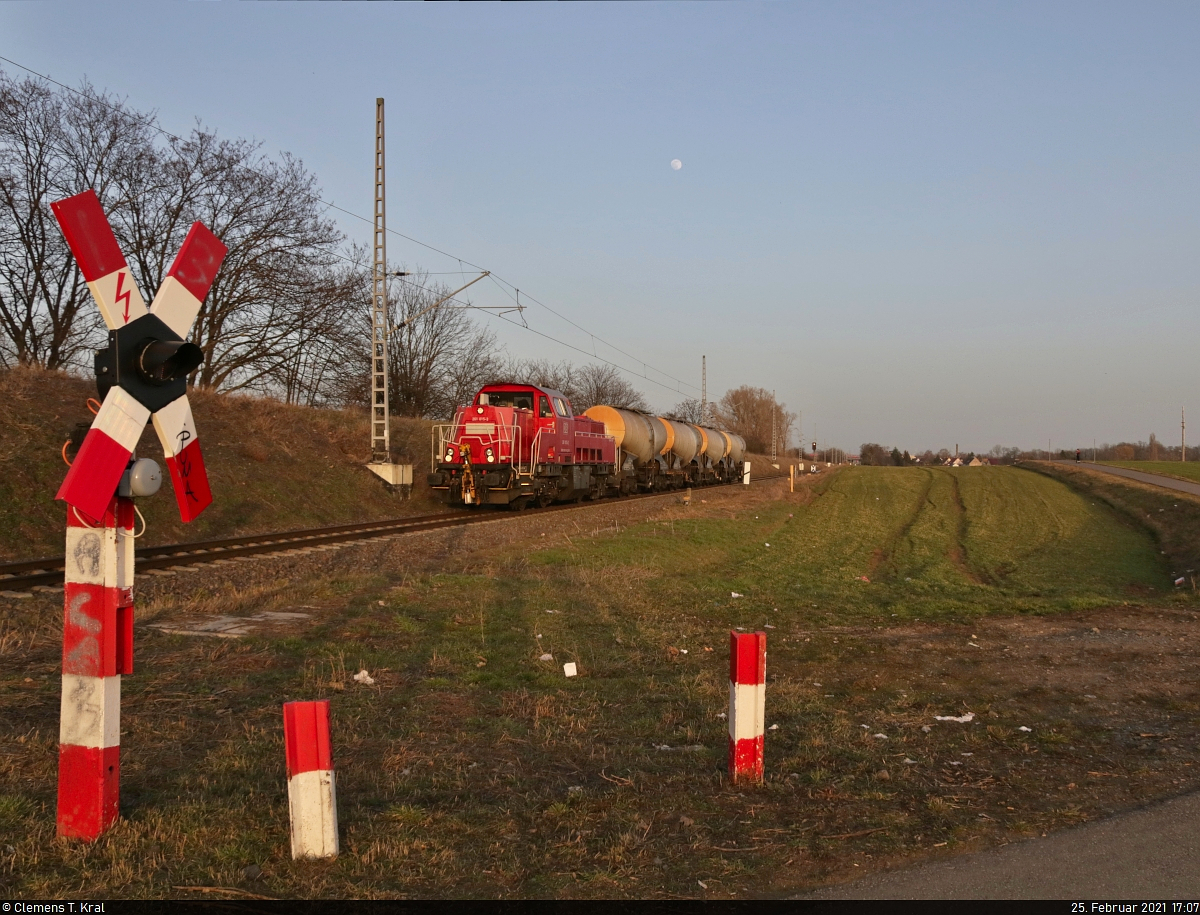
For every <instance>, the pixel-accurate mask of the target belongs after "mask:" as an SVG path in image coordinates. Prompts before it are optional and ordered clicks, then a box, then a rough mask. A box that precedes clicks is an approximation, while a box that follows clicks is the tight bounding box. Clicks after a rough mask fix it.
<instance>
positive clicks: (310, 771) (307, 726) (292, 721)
mask: <svg viewBox="0 0 1200 915" xmlns="http://www.w3.org/2000/svg"><path fill="white" fill-rule="evenodd" d="M283 743H284V749H285V751H286V753H287V774H288V813H289V814H290V816H291V822H292V857H293V858H335V857H337V853H338V827H337V791H336V788H335V785H334V776H333V753H332V752H331V750H330V746H329V701H328V700H327V699H324V700H321V701H320V702H285V703H284V705H283Z"/></svg>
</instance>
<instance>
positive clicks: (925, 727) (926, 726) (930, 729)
mask: <svg viewBox="0 0 1200 915" xmlns="http://www.w3.org/2000/svg"><path fill="white" fill-rule="evenodd" d="M921 730H922V731H924V732H925V733H926V734H928V733H929V732H930V731H932V730H933V728H931V727H930V726H929V725H927V724H923V725H921Z"/></svg>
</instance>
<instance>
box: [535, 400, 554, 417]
mask: <svg viewBox="0 0 1200 915" xmlns="http://www.w3.org/2000/svg"><path fill="white" fill-rule="evenodd" d="M538 416H539V417H549V418H551V419H553V418H554V411H553V410H551V409H550V401H548V400H547V399H546V398H545V397H544V396H543V397H539V398H538Z"/></svg>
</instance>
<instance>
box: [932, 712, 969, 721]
mask: <svg viewBox="0 0 1200 915" xmlns="http://www.w3.org/2000/svg"><path fill="white" fill-rule="evenodd" d="M974 718H975V713H974V712H967V713H966V714H965V715H959V716H957V717H955V716H954V715H934V716H933V720H934V721H957V722H958V723H959V724H966V723H967V722H968V721H972V720H974Z"/></svg>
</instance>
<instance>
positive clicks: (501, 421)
mask: <svg viewBox="0 0 1200 915" xmlns="http://www.w3.org/2000/svg"><path fill="white" fill-rule="evenodd" d="M745 452H746V442H745V440H744V439H742V437H741V436H740V435H733V434H731V433H728V432H722V431H720V430H718V429H711V428H708V427H705V426H697V425H693V424H692V423H685V422H680V421H678V420H673V419H666V418H665V417H662V416H653V415H651V414H649V413H641V412H638V411H636V410H625V409H620V408H617V407H606V406H596V407H591V408H589V409H588V410H586V411H585V412H584V413H583V414H582V415H580V416H576V415H575V412H574V410H572V409H571V403H570V401H569V400H568V399H567V398H566V397H565V396H564V395H563V394H562V392H560V391H553V390H550V389H549V388H544V387H539V386H538V385H532V384H515V383H498V384H489V385H485V386H484V387H483V388H481V389H480V391H479V393H478V394H476V395H475V399H474V401H473V402H472V403H471V404H470V405H469V406H465V407H459V408H458V410H457V411H456V412H455V415H454V422H452V423H448V424H445V425H439V426H435V427H434V429H433V459H432V462H431V466H432V468H433V471H432V472H431V473H430V474H429V477H428V482H429V486H430V488H431V489H432V490H433V491H434V492H436V493H438V494H439V495H440V497H441V499H442V500H443V501H445V502H447V503H448V504H451V505H507V506H509V507H510V508H513V509H516V510H520V509H522V508H525V507H526V506H528V505H531V504H532V505H538V506H543V507H544V506H547V505H550V504H551V503H553V502H572V501H574V502H580V501H583V500H584V499H600V498H604V497H605V496H616V495H629V494H631V493H634V492H655V491H660V490H667V489H678V488H682V487H685V486H701V485H705V484H710V483H728V482H732V481H734V480H737V479H739V478H740V477H741V475H742V461H743V458H744V455H745Z"/></svg>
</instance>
